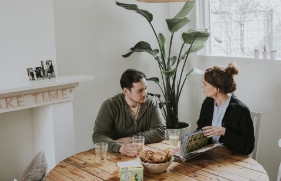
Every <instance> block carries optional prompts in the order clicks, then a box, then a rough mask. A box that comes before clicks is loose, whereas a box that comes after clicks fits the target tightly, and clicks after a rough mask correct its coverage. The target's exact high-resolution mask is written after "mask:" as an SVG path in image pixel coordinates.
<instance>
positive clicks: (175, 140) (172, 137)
mask: <svg viewBox="0 0 281 181" xmlns="http://www.w3.org/2000/svg"><path fill="white" fill-rule="evenodd" d="M168 136H169V142H170V145H172V146H173V147H178V144H179V137H180V130H178V129H170V130H168Z"/></svg>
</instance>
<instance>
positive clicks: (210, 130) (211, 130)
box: [202, 126, 225, 138]
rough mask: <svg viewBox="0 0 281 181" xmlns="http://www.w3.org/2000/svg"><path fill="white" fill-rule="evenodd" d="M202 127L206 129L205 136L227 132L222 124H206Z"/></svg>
mask: <svg viewBox="0 0 281 181" xmlns="http://www.w3.org/2000/svg"><path fill="white" fill-rule="evenodd" d="M202 129H203V130H204V136H206V137H208V138H210V137H213V136H221V135H224V134H225V128H224V127H221V126H205V127H203V128H202Z"/></svg>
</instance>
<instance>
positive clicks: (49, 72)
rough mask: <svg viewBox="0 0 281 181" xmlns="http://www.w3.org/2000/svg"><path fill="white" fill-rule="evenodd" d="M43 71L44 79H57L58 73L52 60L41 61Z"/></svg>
mask: <svg viewBox="0 0 281 181" xmlns="http://www.w3.org/2000/svg"><path fill="white" fill-rule="evenodd" d="M41 70H42V76H43V78H49V79H51V78H55V77H56V73H55V69H54V65H53V62H52V60H45V61H41Z"/></svg>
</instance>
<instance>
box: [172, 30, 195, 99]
mask: <svg viewBox="0 0 281 181" xmlns="http://www.w3.org/2000/svg"><path fill="white" fill-rule="evenodd" d="M196 37H197V35H196V36H195V38H194V39H193V41H192V43H191V44H190V47H189V49H188V52H187V54H186V57H185V60H184V63H183V66H182V69H181V74H180V80H179V84H178V89H177V90H178V94H177V95H178V97H179V96H180V92H181V90H179V88H180V83H181V77H182V73H183V69H184V67H185V63H186V61H187V58H188V55H189V52H190V49H191V47H192V45H193V42H194V41H195V39H196ZM185 79H186V77H185ZM184 83H185V81H184V82H183V83H182V86H181V89H182V87H183V85H184Z"/></svg>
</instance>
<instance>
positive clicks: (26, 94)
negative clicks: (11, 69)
mask: <svg viewBox="0 0 281 181" xmlns="http://www.w3.org/2000/svg"><path fill="white" fill-rule="evenodd" d="M93 79H94V77H93V76H84V75H73V76H64V77H57V78H53V79H44V80H40V81H26V82H11V81H9V82H3V81H2V82H1V88H0V113H4V112H10V111H17V110H22V109H27V108H32V117H33V135H34V151H35V153H37V152H39V151H42V150H43V151H45V156H46V159H47V163H48V171H49V170H50V169H52V168H53V167H54V166H55V165H56V164H57V163H58V162H60V161H61V160H63V159H65V158H66V157H68V156H70V155H73V154H75V135H74V119H73V91H74V89H75V87H77V86H78V84H79V82H82V81H89V80H93Z"/></svg>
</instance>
